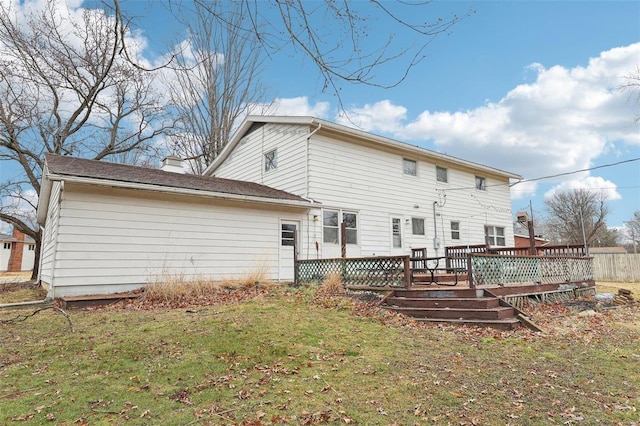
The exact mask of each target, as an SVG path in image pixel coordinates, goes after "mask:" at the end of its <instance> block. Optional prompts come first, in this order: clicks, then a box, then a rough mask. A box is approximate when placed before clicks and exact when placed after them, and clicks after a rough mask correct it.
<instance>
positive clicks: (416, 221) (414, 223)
mask: <svg viewBox="0 0 640 426" xmlns="http://www.w3.org/2000/svg"><path fill="white" fill-rule="evenodd" d="M411 231H412V233H413V235H424V219H422V218H418V217H412V218H411Z"/></svg>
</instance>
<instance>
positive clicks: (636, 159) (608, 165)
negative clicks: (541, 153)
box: [509, 157, 640, 187]
mask: <svg viewBox="0 0 640 426" xmlns="http://www.w3.org/2000/svg"><path fill="white" fill-rule="evenodd" d="M638 160H640V157H637V158H630V159H628V160H622V161H618V162H616V163H609V164H603V165H601V166H594V167H589V168H587V169H580V170H574V171H572V172H564V173H558V174H555V175H549V176H541V177H537V178H531V179H522V180H519V181H518V182H516V183H514V184H511V185H509V186H511V187H513V186H515V185H517V184H519V183H524V182H535V181H538V180H544V179H551V178H555V177H560V176H567V175H573V174H576V173H582V172H589V171H591V170H597V169H603V168H605V167H612V166H619V165H620V164H625V163H631V162H633V161H638Z"/></svg>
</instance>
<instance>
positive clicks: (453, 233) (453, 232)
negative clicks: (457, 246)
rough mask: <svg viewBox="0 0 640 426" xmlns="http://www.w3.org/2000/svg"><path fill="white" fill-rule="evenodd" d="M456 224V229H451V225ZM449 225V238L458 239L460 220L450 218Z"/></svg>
mask: <svg viewBox="0 0 640 426" xmlns="http://www.w3.org/2000/svg"><path fill="white" fill-rule="evenodd" d="M454 224H455V225H456V229H453V225H454ZM449 227H450V229H451V239H452V240H459V239H460V221H457V220H452V221H451V222H449Z"/></svg>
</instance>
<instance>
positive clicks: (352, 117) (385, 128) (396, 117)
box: [336, 100, 407, 133]
mask: <svg viewBox="0 0 640 426" xmlns="http://www.w3.org/2000/svg"><path fill="white" fill-rule="evenodd" d="M406 117H407V109H406V108H405V107H403V106H398V105H393V104H392V103H391V101H388V100H384V101H380V102H376V103H375V104H373V105H370V104H366V105H365V106H364V107H362V108H352V109H350V110H348V111H345V112H343V113H342V114H340V115H339V116H338V117H337V118H336V121H337V122H338V123H340V124H344V125H346V126H351V127H353V126H355V127H359V128H361V129H367V131H370V132H382V133H397V132H399V131H401V130H402V120H404V119H406Z"/></svg>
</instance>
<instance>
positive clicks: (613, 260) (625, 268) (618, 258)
mask: <svg viewBox="0 0 640 426" xmlns="http://www.w3.org/2000/svg"><path fill="white" fill-rule="evenodd" d="M593 275H594V278H595V280H596V281H613V282H626V283H640V254H631V253H615V254H613V253H603V254H594V255H593Z"/></svg>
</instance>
